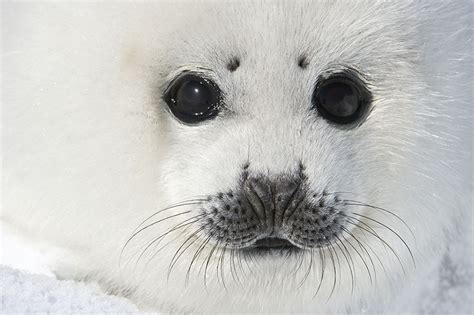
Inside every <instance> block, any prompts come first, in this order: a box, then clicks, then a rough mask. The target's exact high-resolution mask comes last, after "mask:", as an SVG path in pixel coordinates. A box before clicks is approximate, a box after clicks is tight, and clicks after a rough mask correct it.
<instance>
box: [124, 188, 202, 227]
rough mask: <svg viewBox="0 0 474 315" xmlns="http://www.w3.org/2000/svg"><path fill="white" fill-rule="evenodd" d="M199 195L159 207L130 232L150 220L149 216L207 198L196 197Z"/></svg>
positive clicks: (198, 202)
mask: <svg viewBox="0 0 474 315" xmlns="http://www.w3.org/2000/svg"><path fill="white" fill-rule="evenodd" d="M197 197H199V196H196V199H188V200H183V201H181V202H178V203H176V204H173V205H171V206H168V207H166V208H163V209H160V210H158V211H157V212H155V213H153V214H152V215H150V216H149V217H147V218H146V219H145V220H143V221H142V222H141V223H140V224H139V225H138V226H137V227H136V228H135V230H134V231H133V232H132V234H133V233H135V232H136V231H137V230H138V229H139V228H140V227H141V226H142V225H143V224H144V223H145V222H146V221H148V220H150V219H151V218H153V217H154V216H156V215H158V214H160V213H162V212H164V211H168V210H170V209H174V208H177V207H182V206H187V205H194V204H200V203H201V202H203V201H206V200H207V199H205V198H197Z"/></svg>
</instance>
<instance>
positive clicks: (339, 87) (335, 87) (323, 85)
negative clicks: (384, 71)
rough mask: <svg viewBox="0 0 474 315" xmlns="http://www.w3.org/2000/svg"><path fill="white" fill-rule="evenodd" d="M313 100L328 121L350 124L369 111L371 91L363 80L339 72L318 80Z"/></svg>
mask: <svg viewBox="0 0 474 315" xmlns="http://www.w3.org/2000/svg"><path fill="white" fill-rule="evenodd" d="M312 101H313V106H314V107H315V108H316V109H317V111H318V112H319V114H320V115H321V116H322V117H324V118H325V119H327V120H328V121H330V122H333V123H336V124H350V123H353V122H355V121H357V120H359V119H360V118H361V117H362V116H363V115H364V114H365V113H366V112H367V108H368V105H369V103H370V93H369V91H368V90H367V89H366V88H365V86H364V83H363V82H362V81H361V80H359V79H356V78H355V77H353V76H350V75H345V74H337V75H334V76H332V77H329V78H327V79H320V80H318V83H317V84H316V88H315V90H314V92H313V99H312Z"/></svg>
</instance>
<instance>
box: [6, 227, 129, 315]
mask: <svg viewBox="0 0 474 315" xmlns="http://www.w3.org/2000/svg"><path fill="white" fill-rule="evenodd" d="M0 239H1V247H0V249H1V251H0V299H1V308H0V313H1V314H8V313H32V312H34V313H38V312H41V313H59V314H66V313H78V312H87V313H110V312H115V313H117V312H120V313H130V312H138V309H137V307H136V306H135V305H133V304H132V302H130V301H128V300H127V299H125V298H121V297H116V296H111V295H107V294H105V293H103V292H101V290H100V289H99V287H98V286H95V285H93V284H88V283H87V284H86V283H83V282H77V281H73V280H57V279H56V278H55V277H54V275H53V273H52V272H51V271H50V270H49V268H48V266H47V263H46V256H45V254H44V253H43V252H42V250H41V247H38V246H35V245H33V244H31V243H29V242H28V241H26V240H25V239H23V238H21V237H19V234H18V233H16V232H15V231H14V230H13V229H11V228H9V227H8V226H7V225H6V224H5V223H2V222H0Z"/></svg>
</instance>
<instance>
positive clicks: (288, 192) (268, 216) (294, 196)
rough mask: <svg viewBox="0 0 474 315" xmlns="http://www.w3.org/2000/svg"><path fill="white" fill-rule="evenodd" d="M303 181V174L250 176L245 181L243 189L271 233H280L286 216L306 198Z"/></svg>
mask: <svg viewBox="0 0 474 315" xmlns="http://www.w3.org/2000/svg"><path fill="white" fill-rule="evenodd" d="M302 182H303V179H302V178H301V176H289V175H281V176H277V177H275V178H269V177H265V176H259V177H250V178H247V179H246V180H245V182H244V183H243V187H242V188H243V189H242V190H243V192H244V194H245V196H246V197H247V200H248V201H249V204H250V206H251V207H253V208H254V210H255V212H256V213H257V214H258V216H259V218H260V220H262V221H263V222H265V223H266V226H267V227H268V229H269V231H268V233H269V235H272V234H273V233H276V234H278V229H279V228H280V227H281V225H282V223H283V220H284V218H285V217H287V216H289V215H291V213H290V212H291V210H290V209H295V208H296V206H297V204H298V202H301V200H302V199H304V193H303V189H302ZM289 210H290V211H289Z"/></svg>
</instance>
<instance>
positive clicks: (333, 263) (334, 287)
mask: <svg viewBox="0 0 474 315" xmlns="http://www.w3.org/2000/svg"><path fill="white" fill-rule="evenodd" d="M329 244H330V245H332V244H331V243H329ZM326 248H327V249H328V252H329V258H330V259H331V262H332V269H333V271H334V274H333V275H334V280H333V282H332V288H331V293H330V294H329V296H328V299H327V301H329V300H330V299H331V297H332V295H333V293H334V290H335V289H336V283H337V271H336V263H335V261H334V256H333V254H332V246H331V247H326Z"/></svg>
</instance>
